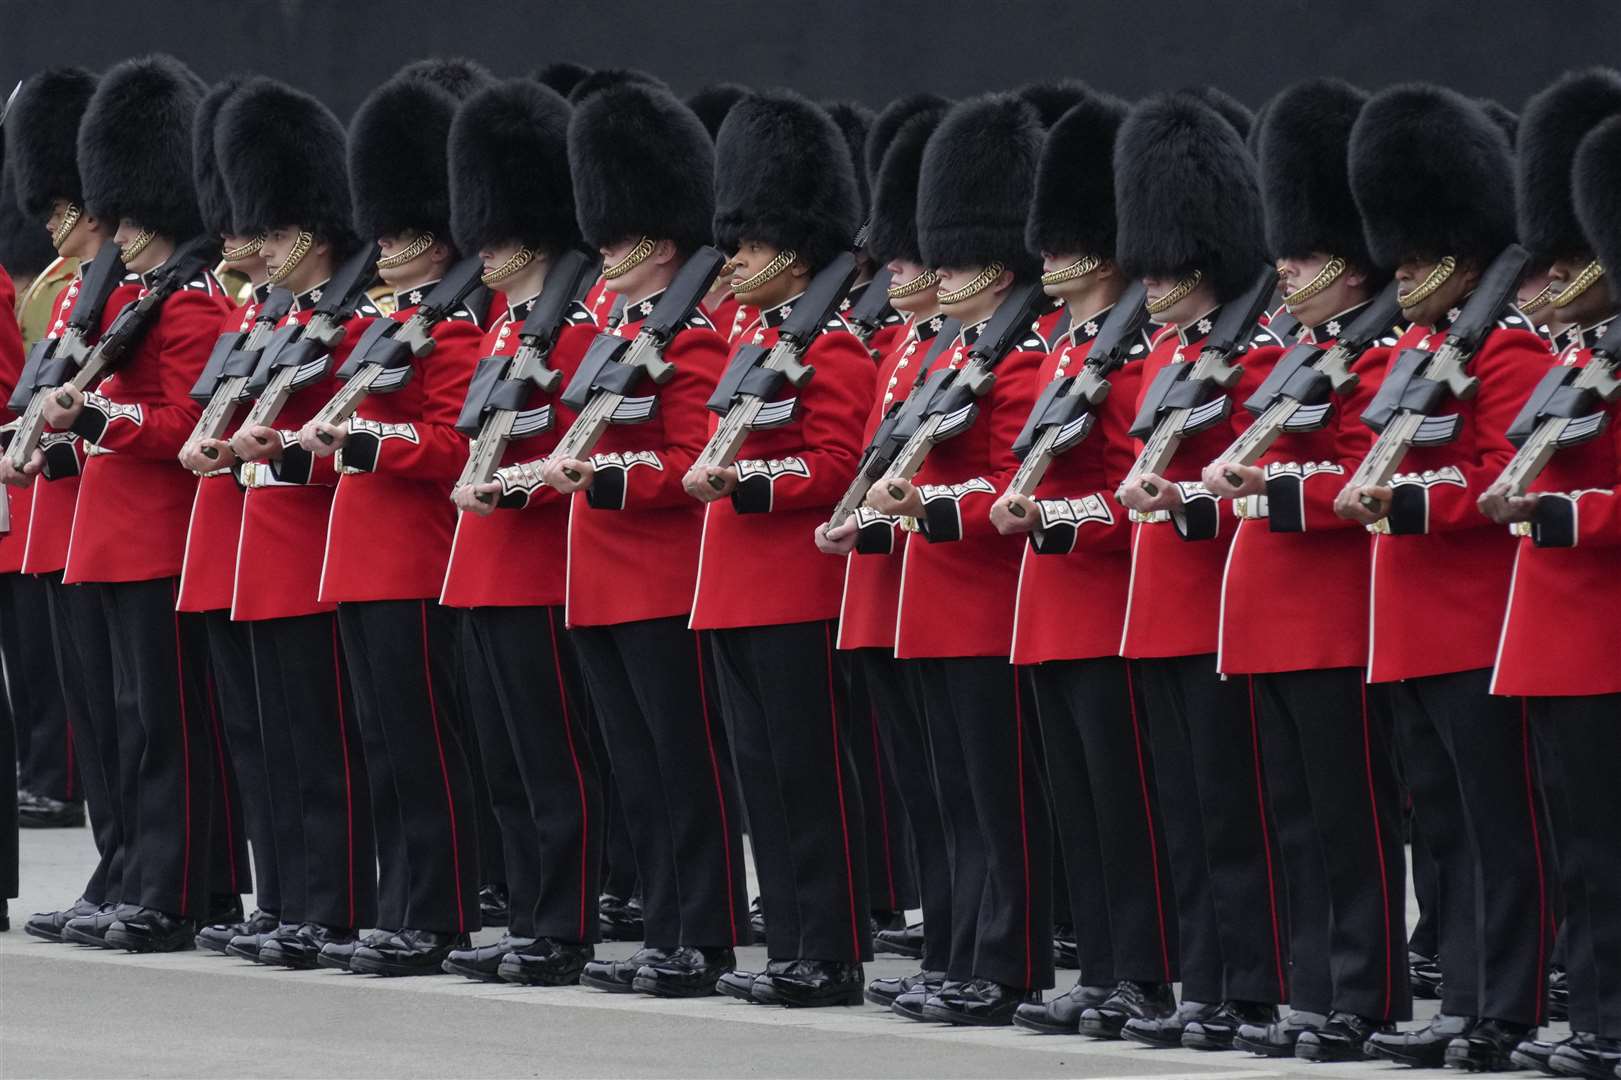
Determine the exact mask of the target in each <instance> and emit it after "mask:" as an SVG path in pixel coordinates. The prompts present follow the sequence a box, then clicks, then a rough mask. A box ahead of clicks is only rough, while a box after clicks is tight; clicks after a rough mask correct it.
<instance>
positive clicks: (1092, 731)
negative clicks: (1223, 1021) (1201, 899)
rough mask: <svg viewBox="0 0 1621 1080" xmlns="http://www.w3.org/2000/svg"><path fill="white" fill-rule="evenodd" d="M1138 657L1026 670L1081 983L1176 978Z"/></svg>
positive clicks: (1170, 902)
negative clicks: (1136, 669)
mask: <svg viewBox="0 0 1621 1080" xmlns="http://www.w3.org/2000/svg"><path fill="white" fill-rule="evenodd" d="M1133 668H1134V665H1133V664H1132V663H1131V661H1128V660H1121V659H1119V658H1117V657H1102V658H1099V659H1093V660H1060V661H1052V662H1049V663H1045V664H1036V665H1032V666H1031V667H1030V668H1029V669H1028V670H1029V672H1030V675H1031V679H1032V682H1033V683H1034V686H1035V691H1036V702H1037V707H1038V711H1039V712H1040V716H1041V731H1042V736H1043V741H1044V743H1045V746H1046V754H1047V774H1048V785H1049V789H1050V791H1051V797H1052V803H1053V811H1054V815H1053V816H1054V818H1055V819H1056V821H1057V823H1058V839H1059V843H1060V846H1061V847H1062V848H1063V852H1064V858H1063V865H1064V867H1065V870H1066V873H1067V874H1068V877H1069V895H1070V903H1071V910H1067V911H1066V910H1059V909H1057V908H1055V909H1054V911H1055V915H1054V917H1055V918H1057V919H1059V920H1061V921H1064V920H1072V921H1073V924H1074V926H1075V927H1076V932H1077V935H1078V936H1077V941H1076V945H1077V949H1078V951H1079V954H1080V964H1081V978H1080V981H1081V983H1083V984H1084V985H1088V986H1108V985H1112V984H1113V983H1115V982H1116V981H1118V980H1121V979H1132V980H1136V981H1138V982H1149V983H1159V982H1163V983H1169V982H1174V981H1175V980H1176V970H1177V961H1178V954H1177V936H1176V931H1177V922H1176V898H1175V896H1174V894H1173V892H1172V889H1171V869H1170V864H1169V862H1168V861H1167V860H1166V857H1165V856H1166V853H1165V842H1164V823H1163V822H1162V820H1161V817H1160V811H1159V805H1158V798H1157V796H1156V795H1155V785H1154V773H1153V764H1152V758H1151V755H1150V753H1149V747H1148V736H1147V732H1146V731H1145V730H1144V727H1143V723H1142V717H1141V716H1140V715H1139V710H1138V707H1137V700H1138V697H1139V696H1140V689H1139V688H1138V687H1137V686H1136V685H1135V673H1134V670H1133Z"/></svg>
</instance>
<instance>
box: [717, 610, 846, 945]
mask: <svg viewBox="0 0 1621 1080" xmlns="http://www.w3.org/2000/svg"><path fill="white" fill-rule="evenodd" d="M711 643H712V645H713V649H714V658H715V671H716V683H717V687H716V688H717V690H718V691H719V694H720V703H721V709H722V712H723V714H724V715H725V717H726V726H727V729H728V734H729V736H730V741H731V745H732V756H733V761H734V765H735V768H736V771H737V779H738V784H739V786H740V788H741V790H742V793H743V800H744V802H745V804H746V805H747V807H748V819H749V830H750V833H749V840H750V844H751V847H752V850H753V853H754V866H755V870H756V872H757V873H758V874H759V878H760V893H761V899H762V902H763V903H764V905H765V910H766V915H767V918H766V952H767V954H768V955H769V956H770V958H771V959H773V960H793V959H804V960H828V961H838V962H844V963H859V962H861V961H864V960H870V959H871V958H872V927H871V923H870V920H869V917H868V909H869V904H868V901H867V881H866V876H867V867H866V851H865V850H864V847H863V844H864V842H865V840H866V830H865V828H864V826H863V813H862V805H861V784H860V781H859V779H858V777H857V774H856V771H855V761H854V758H853V757H852V755H851V753H850V745H849V731H850V728H849V714H848V710H847V702H846V701H845V699H844V693H843V687H842V686H841V685H840V681H839V678H838V672H837V670H836V660H835V658H834V655H833V625H832V623H830V622H808V623H789V624H786V625H781V626H751V627H739V628H735V629H727V630H715V631H712V632H711Z"/></svg>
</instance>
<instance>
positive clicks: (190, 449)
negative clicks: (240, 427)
mask: <svg viewBox="0 0 1621 1080" xmlns="http://www.w3.org/2000/svg"><path fill="white" fill-rule="evenodd" d="M210 451H212V452H213V453H212V456H210V453H209V452H210ZM180 464H182V465H184V466H185V467H186V468H188V469H190V470H191V471H192V472H194V473H196V474H197V475H199V476H201V475H202V474H203V473H211V472H214V471H216V470H218V469H228V468H230V467H231V466H232V465H235V464H236V452H235V451H233V450H232V449H231V444H230V443H227V442H222V441H221V440H219V439H198V440H197V441H196V442H188V443H187V444H186V445H185V446H183V447H181V449H180Z"/></svg>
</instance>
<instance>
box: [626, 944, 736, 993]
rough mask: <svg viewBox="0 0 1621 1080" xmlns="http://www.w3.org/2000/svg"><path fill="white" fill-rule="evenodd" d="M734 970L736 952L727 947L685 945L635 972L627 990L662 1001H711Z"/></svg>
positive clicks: (645, 964)
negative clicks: (665, 999) (630, 989)
mask: <svg viewBox="0 0 1621 1080" xmlns="http://www.w3.org/2000/svg"><path fill="white" fill-rule="evenodd" d="M735 967H737V952H736V951H735V950H733V949H731V948H729V947H726V946H713V947H702V948H700V947H697V946H693V945H686V946H683V947H681V948H679V949H676V950H675V951H673V952H671V953H670V954H669V955H668V956H666V957H665V958H664V959H662V960H656V961H653V962H650V963H644V964H643V965H642V966H641V967H640V968H638V969H636V977H635V979H634V980H632V982H631V988H632V989H634V990H636V991H637V992H638V993H642V994H651V995H652V996H654V997H663V998H689V997H713V996H714V995H715V994H717V993H719V992H720V991H719V989H718V986H717V984H718V983H719V982H720V980H721V978H722V977H723V976H725V975H726V974H727V973H729V972H730V971H731V970H732V969H733V968H735Z"/></svg>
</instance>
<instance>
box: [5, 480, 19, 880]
mask: <svg viewBox="0 0 1621 1080" xmlns="http://www.w3.org/2000/svg"><path fill="white" fill-rule="evenodd" d="M0 498H5V494H4V493H3V492H0ZM19 840H20V837H18V835H17V726H16V723H15V721H14V720H13V718H12V715H11V702H10V701H9V700H8V699H7V696H6V695H5V694H0V899H5V900H10V899H12V898H13V897H15V896H16V895H17V886H18V872H19V870H20V867H19V866H18V858H19V852H18V847H19V843H18V842H19Z"/></svg>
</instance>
